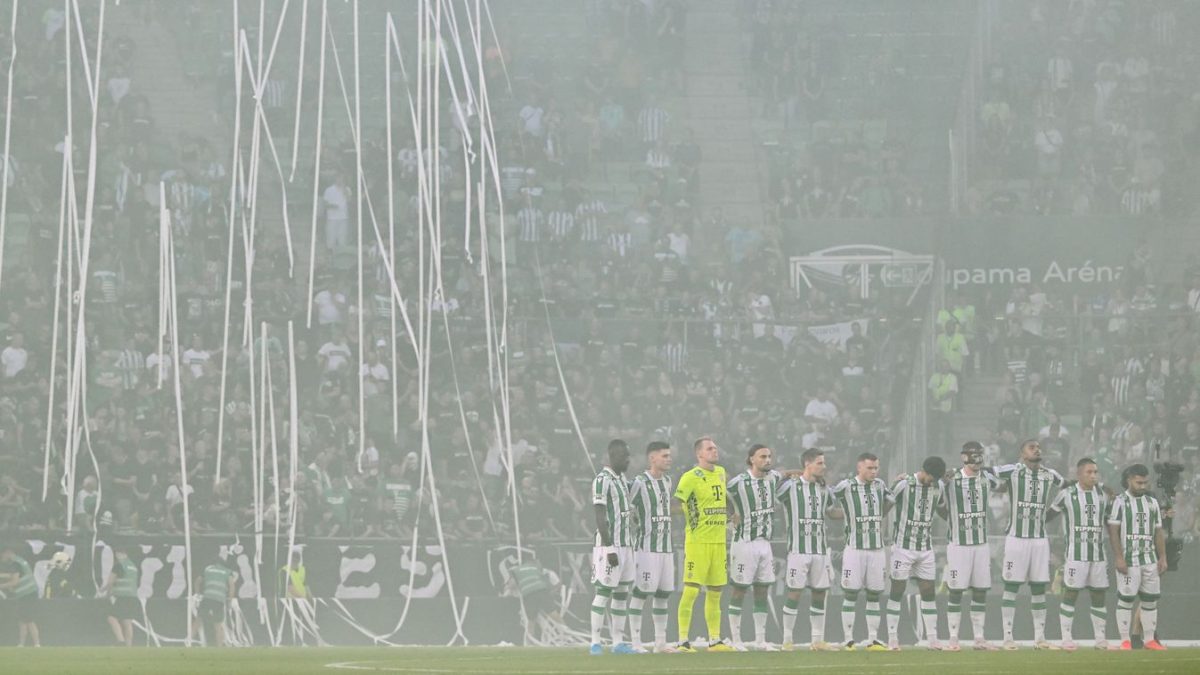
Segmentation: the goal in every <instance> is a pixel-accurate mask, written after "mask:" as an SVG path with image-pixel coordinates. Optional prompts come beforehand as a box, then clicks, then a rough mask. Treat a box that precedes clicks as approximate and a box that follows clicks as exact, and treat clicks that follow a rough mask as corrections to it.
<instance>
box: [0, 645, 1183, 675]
mask: <svg viewBox="0 0 1200 675" xmlns="http://www.w3.org/2000/svg"><path fill="white" fill-rule="evenodd" d="M935 669H936V671H937V672H960V673H996V674H999V673H1015V672H1022V671H1024V672H1033V671H1042V672H1055V671H1057V672H1060V673H1064V672H1086V673H1088V674H1089V675H1096V674H1099V673H1121V674H1122V675H1126V674H1128V673H1130V672H1135V673H1138V674H1139V675H1142V674H1149V673H1195V672H1200V649H1183V648H1177V649H1172V650H1170V651H1168V652H1161V653H1152V652H1145V651H1137V652H1125V653H1115V652H1097V651H1094V650H1091V649H1080V650H1079V651H1078V652H1075V653H1070V654H1068V653H1065V652H1035V651H1033V650H1030V649H1024V650H1021V651H1019V652H992V653H979V652H970V651H967V652H960V653H957V654H949V653H934V652H928V651H924V650H920V649H916V648H912V649H908V650H906V651H904V652H901V653H898V654H894V653H866V652H861V651H860V652H855V653H825V654H814V653H811V652H807V651H797V652H793V653H788V654H784V653H774V654H763V653H745V654H704V653H699V654H671V655H667V654H664V655H639V656H613V655H608V654H606V655H604V656H601V657H593V656H588V655H587V653H586V651H585V650H583V649H523V648H495V647H462V648H444V647H443V648H437V647H412V648H409V647H405V648H386V647H378V648H340V647H323V648H308V649H304V648H279V649H268V648H261V649H200V648H192V649H183V648H162V649H147V648H135V649H122V648H117V647H103V648H74V647H65V648H53V649H50V648H43V649H16V648H11V647H7V648H0V672H4V673H13V674H16V673H86V674H87V675H103V674H105V673H123V674H135V673H147V674H151V673H152V674H154V675H169V674H171V673H199V672H208V673H226V674H232V673H256V674H257V673H280V674H284V673H287V674H288V675H291V674H293V673H323V674H324V675H337V674H338V673H345V674H346V675H353V674H361V673H372V672H375V673H487V674H489V675H494V674H496V673H530V674H537V673H566V672H572V673H608V674H612V675H633V674H635V673H681V674H685V675H700V674H701V673H722V672H758V673H763V672H779V673H783V672H813V673H821V672H831V673H859V672H888V673H894V672H911V673H914V675H920V674H921V673H923V672H929V671H931V670H935ZM951 669H952V670H951Z"/></svg>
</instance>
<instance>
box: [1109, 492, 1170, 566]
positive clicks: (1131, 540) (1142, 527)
mask: <svg viewBox="0 0 1200 675" xmlns="http://www.w3.org/2000/svg"><path fill="white" fill-rule="evenodd" d="M1108 523H1109V524H1110V525H1120V526H1121V548H1122V550H1123V551H1124V553H1125V562H1127V563H1129V564H1130V565H1154V564H1157V563H1158V549H1157V548H1155V546H1154V537H1155V536H1156V535H1157V534H1158V529H1159V528H1160V527H1162V512H1161V511H1160V510H1159V508H1158V500H1157V499H1155V498H1154V497H1151V496H1150V495H1142V496H1141V497H1134V496H1133V495H1131V494H1129V492H1128V491H1126V492H1122V493H1121V494H1119V495H1117V498H1116V499H1114V500H1113V504H1112V510H1111V511H1110V512H1109V514H1108Z"/></svg>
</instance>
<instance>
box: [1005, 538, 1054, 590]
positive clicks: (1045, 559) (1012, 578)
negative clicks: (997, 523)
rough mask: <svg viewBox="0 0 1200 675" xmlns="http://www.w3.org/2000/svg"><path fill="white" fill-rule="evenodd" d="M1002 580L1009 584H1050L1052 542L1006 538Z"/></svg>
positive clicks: (1047, 540)
mask: <svg viewBox="0 0 1200 675" xmlns="http://www.w3.org/2000/svg"><path fill="white" fill-rule="evenodd" d="M1000 578H1002V579H1004V582H1005V583H1009V584H1048V583H1050V540H1049V539H1044V538H1043V539H1021V538H1019V537H1013V536H1009V537H1005V539H1004V567H1003V568H1002V571H1001V573H1000Z"/></svg>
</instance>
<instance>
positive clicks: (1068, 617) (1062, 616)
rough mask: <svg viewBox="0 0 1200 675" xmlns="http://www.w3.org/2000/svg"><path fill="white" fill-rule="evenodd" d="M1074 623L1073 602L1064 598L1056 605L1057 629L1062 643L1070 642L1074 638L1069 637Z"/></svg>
mask: <svg viewBox="0 0 1200 675" xmlns="http://www.w3.org/2000/svg"><path fill="white" fill-rule="evenodd" d="M1074 623H1075V601H1074V600H1070V599H1068V598H1066V597H1064V598H1063V599H1062V602H1061V603H1059V605H1058V628H1059V630H1060V631H1062V639H1063V641H1064V642H1071V641H1073V640H1074V637H1073V636H1072V635H1071V628H1072V624H1074Z"/></svg>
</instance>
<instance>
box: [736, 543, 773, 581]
mask: <svg viewBox="0 0 1200 675" xmlns="http://www.w3.org/2000/svg"><path fill="white" fill-rule="evenodd" d="M729 580H730V581H731V582H732V583H733V584H734V585H736V586H749V585H750V584H773V583H775V554H774V553H772V552H771V542H769V541H767V540H766V539H753V540H751V541H735V542H733V543H732V544H730V546H729Z"/></svg>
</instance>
